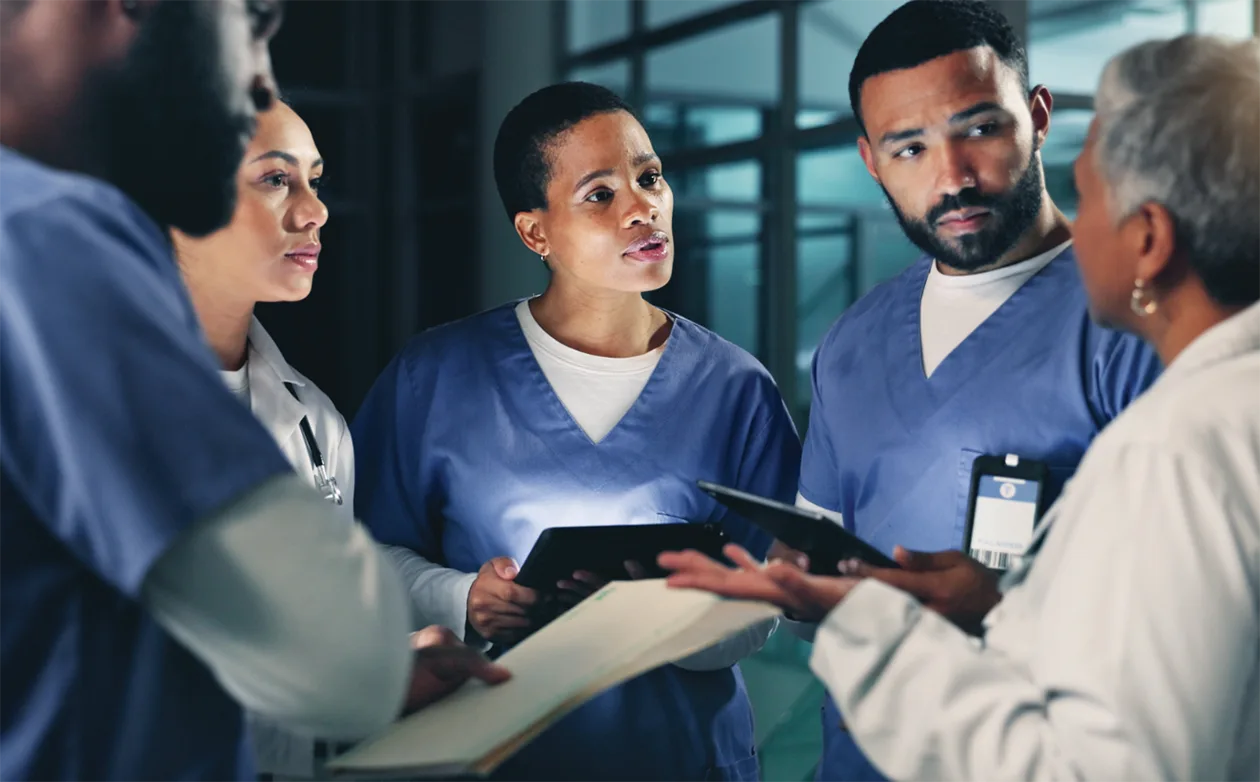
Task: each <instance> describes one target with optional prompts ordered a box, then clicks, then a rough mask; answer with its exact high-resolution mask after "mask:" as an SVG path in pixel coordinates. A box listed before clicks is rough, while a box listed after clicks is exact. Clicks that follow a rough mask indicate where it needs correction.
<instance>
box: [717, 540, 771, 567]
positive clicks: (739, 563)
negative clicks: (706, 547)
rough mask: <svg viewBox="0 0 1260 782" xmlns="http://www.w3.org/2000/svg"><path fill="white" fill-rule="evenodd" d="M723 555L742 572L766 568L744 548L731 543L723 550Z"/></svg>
mask: <svg viewBox="0 0 1260 782" xmlns="http://www.w3.org/2000/svg"><path fill="white" fill-rule="evenodd" d="M722 553H723V554H725V555H726V556H727V557H729V558H730V560H731V561H732V562H734V563H735V567H737V568H739V569H740V570H761V568H762V567H764V565H762V563H760V562H758V561H757V560H756V559H754V558H753V555H752V554H749V553H748V552H747V551H745V550H744V549H743V548H742V547H740V546H737V545H735V544H734V543H730V544H728V545H727V546H725V547H724V548H723V549H722Z"/></svg>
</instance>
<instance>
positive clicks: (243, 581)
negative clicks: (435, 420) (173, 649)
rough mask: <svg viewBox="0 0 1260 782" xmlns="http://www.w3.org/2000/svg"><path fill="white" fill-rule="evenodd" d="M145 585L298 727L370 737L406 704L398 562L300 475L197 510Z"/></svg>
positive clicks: (180, 634)
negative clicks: (216, 508) (199, 516)
mask: <svg viewBox="0 0 1260 782" xmlns="http://www.w3.org/2000/svg"><path fill="white" fill-rule="evenodd" d="M143 595H144V600H145V603H146V605H147V607H148V608H149V610H150V611H151V612H152V613H153V616H154V618H155V619H156V620H157V621H158V622H159V624H161V625H162V626H163V627H164V628H165V629H166V630H167V631H168V632H170V634H171V635H172V636H174V637H175V638H176V640H178V641H179V642H180V643H182V644H183V645H184V646H186V647H187V648H188V649H189V650H190V651H191V652H192V653H193V654H194V655H196V656H197V657H198V658H200V659H201V660H202V661H203V662H204V663H205V664H206V665H207V666H208V667H209V668H210V669H211V670H212V671H213V672H214V673H215V675H216V676H217V678H218V679H219V681H220V682H221V683H222V684H223V686H224V688H225V689H226V690H227V691H228V692H229V693H230V694H231V695H232V696H233V697H234V698H236V699H237V701H239V702H240V704H241V705H242V706H243V707H244V708H246V709H248V710H249V711H252V712H254V713H256V714H259V715H261V716H263V717H266V718H268V719H272V720H275V721H276V722H279V723H281V724H283V725H285V726H286V727H288V728H290V729H292V730H295V731H298V732H303V733H310V734H316V735H319V736H322V737H325V738H359V737H362V736H364V735H367V734H369V733H372V732H374V731H376V730H379V729H380V728H382V727H384V726H385V725H387V724H388V723H389V722H391V721H392V720H393V719H394V718H395V716H396V715H397V714H398V712H399V710H400V708H401V705H402V701H403V698H404V695H405V689H406V685H407V681H408V677H409V675H410V669H411V656H410V652H409V649H408V644H407V631H408V629H409V622H408V617H407V605H406V599H405V597H404V593H403V589H402V585H401V583H400V581H399V578H398V574H397V572H396V571H395V570H394V568H393V566H392V565H391V564H390V563H389V561H388V558H387V557H386V556H385V555H384V553H383V552H382V550H381V549H380V548H379V547H378V546H377V545H376V544H375V543H374V542H373V541H372V540H371V538H370V537H369V536H368V535H367V534H366V532H364V530H363V529H362V528H361V527H360V526H359V525H354V524H347V523H346V521H345V519H344V518H343V517H342V516H340V515H339V514H338V513H337V511H336V509H335V508H334V507H333V506H332V505H330V504H328V503H326V502H324V501H322V500H321V499H319V498H318V497H317V496H316V495H315V494H314V493H313V492H311V491H310V489H309V488H307V487H306V486H304V485H303V484H302V483H301V482H300V481H299V480H298V479H297V478H296V477H294V476H291V475H290V476H284V477H282V478H277V479H275V480H273V481H271V482H268V483H267V484H264V485H263V486H261V487H259V488H258V489H255V490H254V491H252V492H250V493H249V494H247V495H246V496H244V497H242V498H241V499H239V500H238V501H236V502H234V503H232V504H231V505H230V506H229V507H227V508H226V509H224V510H223V511H221V512H219V513H217V514H216V515H215V516H214V517H212V518H209V519H206V520H204V521H202V522H200V523H198V524H197V525H196V526H195V527H194V528H193V529H191V530H190V531H189V532H188V533H187V534H186V535H185V536H184V537H183V538H182V539H181V540H180V541H179V542H177V543H176V544H175V545H174V546H173V547H172V548H171V550H170V551H168V552H167V553H166V554H165V555H163V557H162V558H161V559H160V560H159V561H158V563H157V564H156V565H155V566H154V568H153V569H152V570H151V571H150V573H149V574H148V576H147V578H146V580H145V584H144V591H143Z"/></svg>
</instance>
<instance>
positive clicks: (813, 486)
mask: <svg viewBox="0 0 1260 782" xmlns="http://www.w3.org/2000/svg"><path fill="white" fill-rule="evenodd" d="M931 265H932V260H931V259H929V258H923V259H921V260H919V261H918V262H917V263H915V264H914V265H913V266H911V267H910V268H909V269H907V270H906V271H905V272H903V273H902V274H900V275H899V276H897V277H896V278H894V279H892V280H890V281H888V282H886V283H884V284H882V285H880V286H878V287H876V288H875V289H874V290H872V291H871V292H870V293H869V294H868V295H867V296H865V297H863V298H862V299H861V300H860V301H858V302H857V303H856V304H854V305H853V306H852V307H850V308H849V309H848V310H847V311H846V312H845V313H844V315H842V316H841V317H840V319H839V320H838V321H837V322H836V323H835V325H833V326H832V327H831V329H830V331H828V333H827V335H826V336H825V337H824V338H823V341H822V343H821V344H820V345H819V348H818V352H817V353H816V354H815V356H814V367H813V404H812V408H811V410H810V425H809V431H808V433H807V435H806V441H805V452H804V456H803V460H802V464H801V486H800V491H801V494H802V495H803V496H804V497H805V498H806V499H808V500H809V501H811V502H813V503H816V504H818V505H820V506H822V507H824V508H828V509H830V510H833V511H838V512H840V513H842V514H843V515H844V523H845V526H846V527H847V528H848V529H849V530H851V531H853V532H855V533H856V534H857V535H858V536H860V537H861V538H863V539H865V540H867V541H869V542H871V543H872V544H874V545H875V546H876V547H877V548H879V549H880V550H882V551H884V552H885V553H891V552H892V549H893V547H894V546H895V545H901V546H904V547H906V548H909V549H915V550H922V551H942V550H945V549H958V548H961V547H962V545H963V538H964V535H965V532H966V523H967V504H968V498H969V494H970V490H971V467H972V462H973V461H974V460H975V458H976V456H978V455H980V454H994V455H1004V454H1012V453H1013V454H1017V455H1019V456H1020V457H1022V458H1025V459H1036V460H1039V461H1043V462H1046V463H1047V464H1048V465H1049V467H1050V481H1049V485H1048V487H1047V493H1048V494H1047V499H1048V501H1049V502H1053V501H1054V499H1055V498H1056V497H1057V496H1058V495H1059V493H1060V492H1061V491H1062V489H1063V484H1064V483H1065V482H1066V481H1067V480H1068V478H1070V477H1071V475H1072V473H1073V472H1075V470H1076V467H1077V465H1078V464H1079V463H1080V460H1081V456H1082V455H1083V454H1084V453H1085V449H1086V448H1088V447H1089V444H1090V441H1091V440H1093V439H1094V436H1095V435H1097V434H1098V432H1099V431H1101V430H1102V428H1103V427H1104V426H1106V425H1107V422H1109V421H1111V419H1113V418H1115V417H1116V416H1117V415H1119V414H1120V412H1121V411H1122V410H1123V409H1124V408H1125V407H1126V406H1127V405H1128V404H1129V403H1130V402H1132V401H1133V399H1135V398H1136V397H1137V396H1138V395H1139V394H1141V393H1142V392H1143V391H1144V390H1145V389H1146V388H1147V387H1148V386H1149V385H1150V384H1151V383H1152V382H1153V381H1154V380H1155V378H1156V376H1157V375H1158V373H1159V371H1160V365H1159V359H1158V357H1157V356H1156V355H1155V353H1154V351H1152V350H1151V349H1150V348H1149V347H1147V346H1146V344H1145V343H1143V342H1142V341H1141V340H1139V339H1137V338H1136V337H1133V336H1130V335H1125V334H1121V333H1119V332H1116V331H1111V330H1109V329H1104V328H1101V327H1099V326H1098V325H1096V324H1094V323H1093V322H1092V321H1091V320H1090V317H1089V312H1088V309H1087V301H1086V298H1085V291H1084V288H1083V287H1082V286H1081V280H1080V273H1079V271H1078V270H1077V267H1076V260H1075V257H1074V256H1073V253H1072V251H1071V250H1070V249H1068V250H1065V251H1064V252H1063V253H1061V254H1060V255H1059V256H1058V257H1056V258H1055V259H1054V260H1053V261H1051V262H1050V263H1049V264H1048V265H1047V266H1046V267H1045V268H1044V269H1042V270H1041V271H1040V272H1039V273H1038V274H1036V275H1035V276H1034V277H1032V278H1031V279H1029V280H1028V281H1027V282H1026V283H1024V285H1023V286H1021V287H1020V289H1019V290H1017V291H1016V292H1015V293H1014V294H1012V296H1011V297H1010V298H1009V299H1008V300H1007V301H1006V302H1005V303H1004V304H1002V306H1001V307H999V308H998V310H997V311H996V312H994V313H993V315H991V316H990V317H989V318H988V319H987V320H985V321H984V322H983V323H981V324H980V326H979V327H978V328H977V329H976V330H975V331H974V332H973V333H972V334H971V335H970V336H968V337H967V338H966V339H965V340H963V342H962V343H961V344H959V345H958V347H957V348H955V349H954V351H953V352H952V353H950V354H949V355H948V356H946V358H945V360H944V361H942V362H941V364H940V366H938V367H937V369H936V371H935V372H933V373H932V376H931V377H930V378H928V377H925V376H924V373H923V353H922V341H921V338H920V330H919V312H920V302H921V299H922V297H923V287H924V284H925V283H926V281H927V276H928V272H929V271H930V270H931ZM823 723H824V724H823V744H824V747H823V759H822V764H821V766H820V768H819V771H818V778H819V779H822V780H870V779H882V778H883V777H882V776H881V775H880V774H879V772H878V771H877V770H876V769H875V768H874V767H873V766H872V765H871V764H870V762H869V761H868V760H867V759H866V758H865V756H863V755H862V753H861V751H860V750H859V749H858V748H857V746H856V745H855V744H854V742H853V740H852V737H851V736H850V735H849V734H848V733H846V732H844V731H843V729H842V728H840V715H839V713H838V711H837V710H836V707H835V704H834V702H832V701H831V699H830V698H828V699H827V701H826V703H825V705H824V707H823Z"/></svg>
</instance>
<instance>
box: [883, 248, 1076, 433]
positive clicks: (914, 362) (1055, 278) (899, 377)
mask: <svg viewBox="0 0 1260 782" xmlns="http://www.w3.org/2000/svg"><path fill="white" fill-rule="evenodd" d="M933 263H935V261H933V260H932V259H931V258H922V259H920V260H919V262H918V263H916V264H915V265H914V266H913V267H911V268H910V269H909V270H908V272H907V274H906V276H905V277H904V278H903V280H902V285H903V286H904V288H903V291H902V295H900V296H898V297H897V299H898V301H897V308H898V311H897V314H896V317H897V319H898V320H899V321H900V327H899V328H898V329H897V334H898V339H895V340H892V341H891V342H890V344H889V352H890V355H889V356H888V359H889V363H888V368H889V378H890V381H891V382H890V386H891V387H890V389H889V392H890V394H891V395H892V396H893V398H894V399H898V400H900V402H901V404H899V405H898V407H899V408H900V409H901V410H902V414H903V417H906V418H909V419H910V420H914V421H918V420H921V419H922V418H923V417H924V416H925V415H930V414H931V413H933V412H935V411H936V410H937V409H938V408H939V407H940V406H941V405H942V404H944V403H945V402H947V401H948V400H949V399H950V398H952V397H953V396H954V394H956V393H957V392H958V391H959V390H960V389H961V388H962V387H963V386H964V385H966V384H967V383H968V382H971V381H972V380H974V379H975V377H976V375H977V374H979V369H978V368H980V367H983V366H985V365H987V364H989V363H991V362H993V361H994V360H996V359H997V358H998V357H999V356H1000V355H1002V354H1003V353H1005V352H1006V351H1007V350H1009V349H1010V348H1011V346H1012V344H1014V343H1015V342H1016V341H1018V339H1019V335H1020V334H1021V329H1020V323H1021V321H1023V320H1026V319H1027V316H1028V312H1029V309H1028V307H1029V302H1030V301H1036V299H1037V296H1038V293H1039V291H1041V290H1043V289H1044V288H1046V287H1048V286H1053V285H1056V284H1058V283H1061V281H1062V280H1063V278H1064V277H1065V276H1067V275H1073V274H1075V273H1076V266H1075V264H1076V262H1075V259H1074V257H1073V255H1072V248H1071V247H1070V246H1069V247H1066V248H1065V249H1064V250H1063V251H1062V252H1060V253H1059V254H1058V255H1057V256H1055V258H1054V259H1053V260H1051V261H1050V262H1049V263H1048V264H1046V265H1045V267H1043V268H1042V269H1041V270H1040V271H1039V272H1037V273H1036V274H1034V275H1033V276H1032V277H1030V278H1029V279H1028V280H1027V281H1026V282H1025V283H1024V284H1023V285H1021V286H1020V287H1019V289H1018V290H1016V291H1015V292H1014V293H1012V294H1011V295H1010V297H1009V298H1007V299H1006V301H1004V302H1002V304H1001V305H1000V306H999V307H998V308H997V309H996V310H994V312H993V314H992V315H990V316H989V317H987V318H985V319H984V321H983V322H981V323H980V325H978V326H976V328H975V330H974V331H972V332H971V333H970V334H968V335H967V336H966V338H964V339H963V341H962V342H960V343H958V345H957V346H955V347H954V349H953V350H951V351H950V352H949V354H948V355H947V356H945V358H944V359H942V361H941V363H940V364H939V365H937V367H936V370H935V371H934V372H933V373H932V375H931V377H928V376H927V375H926V374H925V373H924V371H923V338H922V328H923V326H922V314H923V290H924V287H925V286H926V285H927V278H928V274H929V273H930V272H931V269H932V264H933Z"/></svg>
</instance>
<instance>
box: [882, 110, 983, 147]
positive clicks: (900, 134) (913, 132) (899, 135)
mask: <svg viewBox="0 0 1260 782" xmlns="http://www.w3.org/2000/svg"><path fill="white" fill-rule="evenodd" d="M986 111H1002V107H1001V106H999V105H998V104H996V103H994V102H993V101H991V100H986V101H981V102H980V103H977V104H976V105H974V106H970V107H968V108H965V109H963V110H962V111H960V112H958V113H956V114H954V115H953V116H951V117H950V118H949V124H951V125H957V124H958V123H960V122H966V121H967V120H969V119H971V118H972V117H974V116H976V115H977V114H983V113H985V112H986ZM922 135H923V128H906V129H905V130H894V131H892V132H890V133H885V134H884V135H882V136H880V137H879V143H880V145H881V146H883V145H888V144H895V143H897V142H898V141H907V140H909V139H912V138H914V137H915V136H922Z"/></svg>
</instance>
